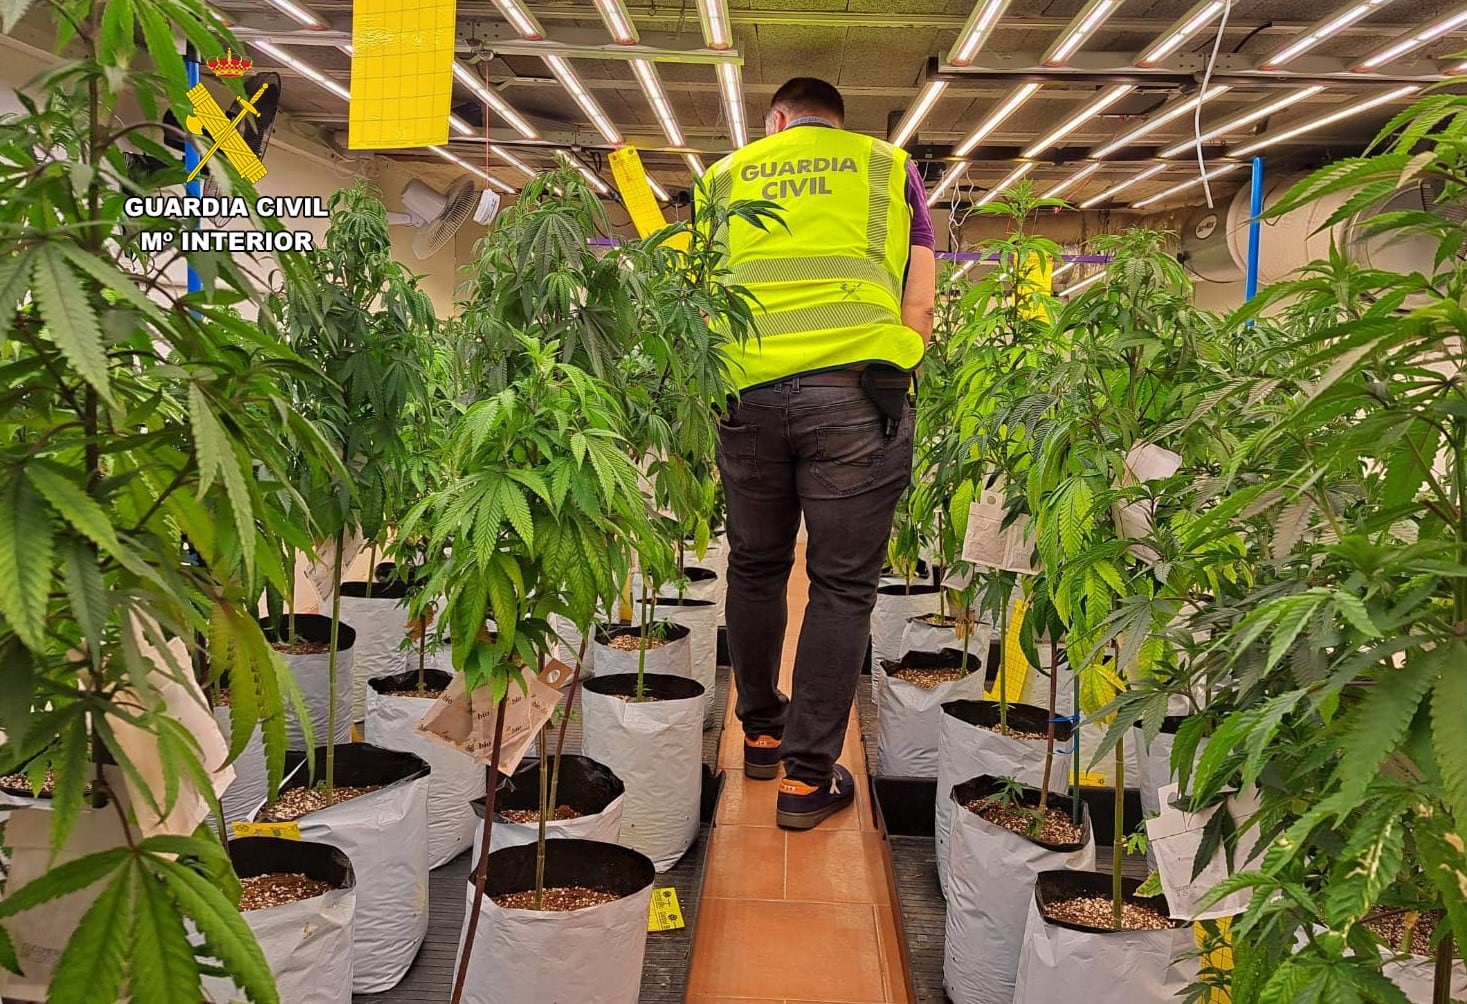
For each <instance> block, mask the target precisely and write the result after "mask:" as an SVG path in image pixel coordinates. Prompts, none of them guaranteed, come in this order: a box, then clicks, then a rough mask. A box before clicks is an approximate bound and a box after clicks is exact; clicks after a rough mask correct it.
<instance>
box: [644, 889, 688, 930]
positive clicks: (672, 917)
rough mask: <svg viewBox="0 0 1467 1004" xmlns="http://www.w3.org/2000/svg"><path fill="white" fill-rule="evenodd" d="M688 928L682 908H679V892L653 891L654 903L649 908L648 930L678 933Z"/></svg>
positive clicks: (672, 890) (674, 890)
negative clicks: (679, 929) (678, 930)
mask: <svg viewBox="0 0 1467 1004" xmlns="http://www.w3.org/2000/svg"><path fill="white" fill-rule="evenodd" d="M686 926H687V921H686V920H685V919H684V918H683V910H682V907H680V906H678V902H677V890H676V889H673V888H671V887H668V888H666V889H653V890H652V902H651V904H650V905H649V906H648V908H647V930H649V931H676V930H677V929H678V928H681V927H686Z"/></svg>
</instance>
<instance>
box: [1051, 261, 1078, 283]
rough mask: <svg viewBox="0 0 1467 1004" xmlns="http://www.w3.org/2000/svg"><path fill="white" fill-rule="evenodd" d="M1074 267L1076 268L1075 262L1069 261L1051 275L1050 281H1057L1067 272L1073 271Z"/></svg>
mask: <svg viewBox="0 0 1467 1004" xmlns="http://www.w3.org/2000/svg"><path fill="white" fill-rule="evenodd" d="M1074 267H1075V263H1074V262H1072V261H1067V262H1065V263H1064V264H1063V265H1061V266H1060V267H1059V268H1057V269H1055V270H1054V271H1053V272H1051V273H1049V277H1050V279H1056V278H1058V277H1059V276H1062V275H1064V274H1065V273H1066V272H1068V271H1069V270H1070V269H1072V268H1074Z"/></svg>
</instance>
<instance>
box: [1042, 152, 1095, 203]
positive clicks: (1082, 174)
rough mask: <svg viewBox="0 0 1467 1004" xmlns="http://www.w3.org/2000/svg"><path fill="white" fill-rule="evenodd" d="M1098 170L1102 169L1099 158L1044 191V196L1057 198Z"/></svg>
mask: <svg viewBox="0 0 1467 1004" xmlns="http://www.w3.org/2000/svg"><path fill="white" fill-rule="evenodd" d="M1098 170H1100V161H1098V160H1097V161H1095V162H1094V163H1092V164H1090V165H1088V166H1086V167H1083V168H1081V169H1080V170H1078V171H1076V172H1075V173H1074V174H1072V175H1070V176H1069V177H1068V178H1066V179H1065V180H1064V181H1061V182H1060V183H1059V184H1058V185H1055V186H1054V187H1053V188H1051V189H1050V190H1049V191H1047V192H1045V193H1044V198H1046V199H1057V198H1059V197H1060V195H1061V194H1062V193H1064V192H1068V191H1069V190H1070V189H1071V188H1073V187H1074V186H1076V185H1078V184H1079V183H1080V182H1082V181H1084V180H1085V179H1086V178H1088V177H1090V176H1091V175H1092V174H1094V173H1095V172H1096V171H1098Z"/></svg>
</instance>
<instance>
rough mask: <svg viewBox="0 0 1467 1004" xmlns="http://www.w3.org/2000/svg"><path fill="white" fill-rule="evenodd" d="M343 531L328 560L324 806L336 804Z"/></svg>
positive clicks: (337, 534) (344, 547)
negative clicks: (328, 613)
mask: <svg viewBox="0 0 1467 1004" xmlns="http://www.w3.org/2000/svg"><path fill="white" fill-rule="evenodd" d="M345 549H346V531H345V530H344V529H343V530H338V531H337V532H336V556H335V557H334V558H333V559H332V560H331V651H330V653H329V654H328V655H327V656H326V694H327V699H328V702H329V703H328V704H327V706H326V804H327V805H334V804H336V648H337V644H338V642H339V640H340V633H341V552H342V551H344V550H345Z"/></svg>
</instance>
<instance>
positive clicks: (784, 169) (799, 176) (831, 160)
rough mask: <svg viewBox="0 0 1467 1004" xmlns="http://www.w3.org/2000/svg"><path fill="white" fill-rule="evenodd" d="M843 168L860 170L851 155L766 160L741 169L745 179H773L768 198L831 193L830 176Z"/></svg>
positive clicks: (765, 194) (765, 193)
mask: <svg viewBox="0 0 1467 1004" xmlns="http://www.w3.org/2000/svg"><path fill="white" fill-rule="evenodd" d="M842 171H846V172H850V173H851V174H856V173H859V171H860V168H858V167H857V166H856V161H855V160H854V158H851V157H809V158H801V159H799V160H766V161H764V162H763V163H762V164H745V165H744V167H743V169H742V170H741V171H740V172H739V173H740V175H741V176H742V178H743V180H744V181H745V182H753V181H758V180H759V179H760V178H773V179H776V180H774V181H771V182H769V184H767V185H765V186H764V190H763V192H762V194H763V196H764V198H766V199H784V198H789V197H791V196H798V195H830V194H831V191H830V186H829V185H828V184H827V183H826V178H825V176H826V175H830V174H837V173H840V172H842Z"/></svg>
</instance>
